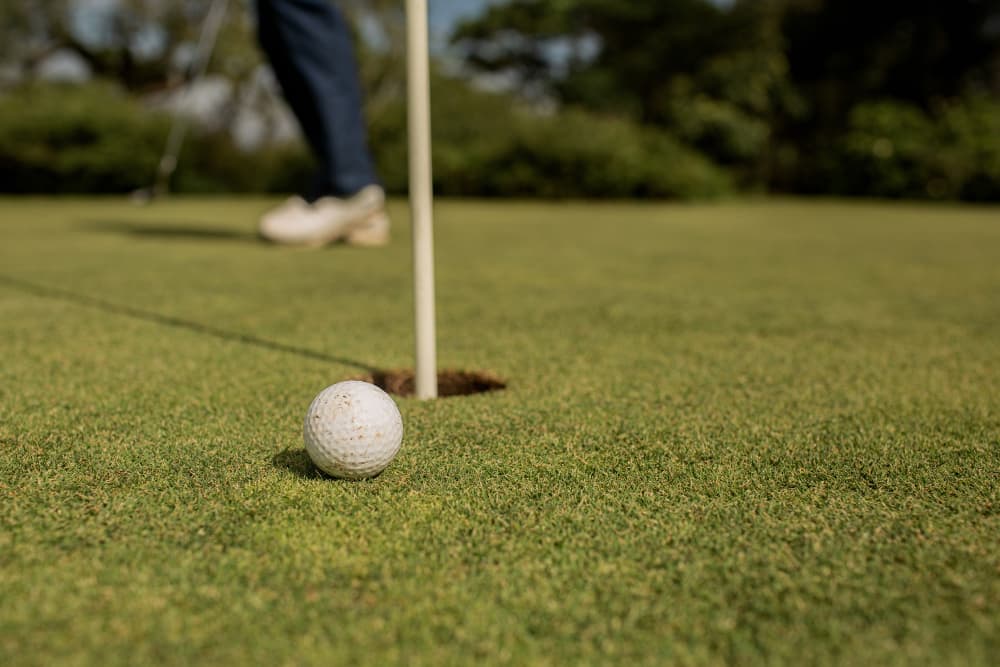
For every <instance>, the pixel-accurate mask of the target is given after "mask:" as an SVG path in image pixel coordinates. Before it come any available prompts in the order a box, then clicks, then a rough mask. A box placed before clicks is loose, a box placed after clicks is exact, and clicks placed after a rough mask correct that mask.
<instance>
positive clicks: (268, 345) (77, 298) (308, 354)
mask: <svg viewBox="0 0 1000 667" xmlns="http://www.w3.org/2000/svg"><path fill="white" fill-rule="evenodd" d="M0 285H4V286H7V287H10V288H12V289H16V290H20V291H22V292H26V293H28V294H32V295H34V296H39V297H44V298H46V299H57V300H59V301H65V302H67V303H72V304H75V305H78V306H86V307H88V308H93V309H95V310H101V311H104V312H106V313H111V314H113V315H121V316H124V317H131V318H133V319H137V320H143V321H146V322H152V323H154V324H159V325H161V326H167V327H173V328H176V329H185V330H187V331H193V332H195V333H198V334H201V335H204V336H211V337H213V338H218V339H220V340H224V341H228V342H233V343H242V344H243V345H252V346H254V347H259V348H262V349H265V350H272V351H274V352H283V353H285V354H294V355H296V356H299V357H303V358H306V359H313V360H315V361H324V362H327V363H332V364H340V365H343V366H352V367H354V368H357V369H360V370H363V371H365V372H368V373H379V372H381V369H379V368H377V367H375V366H370V365H368V364H365V363H361V362H359V361H355V360H353V359H345V358H343V357H335V356H332V355H329V354H324V353H323V352H317V351H315V350H310V349H308V348H304V347H297V346H294V345H286V344H285V343H279V342H276V341H271V340H267V339H264V338H258V337H257V336H251V335H250V334H245V333H240V332H238V331H227V330H225V329H219V328H217V327H213V326H209V325H207V324H201V323H199V322H192V321H190V320H185V319H182V318H179V317H174V316H172V315H163V314H160V313H155V312H152V311H148V310H142V309H140V308H135V307H132V306H124V305H121V304H117V303H112V302H110V301H105V300H104V299H98V298H96V297H92V296H88V295H86V294H78V293H76V292H72V291H70V290H64V289H61V288H57V287H48V286H45V285H38V284H36V283H32V282H29V281H27V280H22V279H20V278H13V277H10V276H6V275H3V274H0Z"/></svg>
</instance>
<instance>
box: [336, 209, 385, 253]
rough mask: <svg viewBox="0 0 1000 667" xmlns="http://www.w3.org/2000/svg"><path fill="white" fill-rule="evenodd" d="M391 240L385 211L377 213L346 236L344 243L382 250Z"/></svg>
mask: <svg viewBox="0 0 1000 667" xmlns="http://www.w3.org/2000/svg"><path fill="white" fill-rule="evenodd" d="M391 238H392V235H391V234H390V233H389V219H388V217H386V215H385V212H384V211H377V212H375V213H372V214H371V215H370V216H368V217H367V218H365V219H364V220H363V221H362V222H361V223H360V224H358V226H357V227H355V228H354V229H351V230H350V231H348V232H347V233H346V234H344V237H343V241H344V243H346V244H348V245H352V246H357V247H359V248H380V247H382V246H385V245H388V244H389V241H390V240H391Z"/></svg>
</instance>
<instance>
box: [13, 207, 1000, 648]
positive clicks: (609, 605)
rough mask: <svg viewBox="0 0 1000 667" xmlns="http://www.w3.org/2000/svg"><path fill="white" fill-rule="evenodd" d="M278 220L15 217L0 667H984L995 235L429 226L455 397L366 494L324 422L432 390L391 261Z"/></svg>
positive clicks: (952, 224) (233, 212) (613, 210)
mask: <svg viewBox="0 0 1000 667" xmlns="http://www.w3.org/2000/svg"><path fill="white" fill-rule="evenodd" d="M266 205H267V202H263V201H251V200H239V201H230V200H182V201H171V202H166V203H162V204H156V205H154V206H153V207H150V208H147V209H137V208H133V207H131V206H129V205H128V204H126V203H122V202H120V201H115V200H54V201H53V200H5V201H3V202H0V210H2V215H0V600H2V604H0V664H5V665H19V666H21V665H36V664H37V665H52V664H58V663H68V664H94V665H97V664H100V665H115V664H121V665H137V664H145V663H163V664H191V663H201V664H244V665H249V664H268V665H269V664H275V665H277V664H315V665H326V664H387V663H397V662H399V663H402V662H405V663H408V664H413V665H447V664H472V663H478V662H485V663H489V664H499V663H509V664H518V665H520V664H567V665H577V664H608V663H612V662H618V663H620V664H669V663H675V664H690V665H712V664H721V663H736V664H764V663H766V664H776V665H778V664H788V665H803V664H852V665H854V664H862V663H877V664H929V665H967V664H982V665H986V664H990V663H993V664H995V662H994V661H995V660H996V655H997V654H998V652H1000V549H998V544H1000V491H998V486H1000V485H998V476H1000V215H998V210H997V209H995V208H994V209H987V208H981V209H976V208H951V207H929V206H915V205H877V204H863V203H857V204H849V203H848V204H841V203H833V202H796V201H779V202H760V203H737V204H720V205H707V206H665V205H663V206H661V205H597V204H554V205H545V204H517V203H514V204H505V203H475V202H443V203H441V204H440V205H439V207H438V227H437V252H438V258H437V268H438V281H439V285H438V287H439V294H438V300H439V321H438V324H439V334H440V336H439V346H440V357H441V363H442V366H445V367H452V368H462V369H483V370H490V371H493V372H495V373H498V374H500V375H501V376H503V377H504V378H506V379H508V380H509V382H510V388H509V389H508V390H507V391H505V392H501V393H495V394H487V395H480V396H472V397H464V398H453V399H447V400H441V401H438V402H433V403H419V402H416V401H412V400H401V401H399V404H400V409H401V411H402V413H403V418H404V422H405V425H406V429H407V430H406V436H405V439H404V445H403V450H402V452H401V454H400V456H399V457H398V458H397V460H396V461H395V462H394V463H393V465H392V466H390V468H389V469H388V470H387V471H386V472H385V474H383V475H382V476H381V477H379V478H378V479H376V480H372V481H368V482H362V483H345V482H338V481H334V480H329V479H325V478H321V477H320V476H318V475H317V474H316V473H315V472H313V470H312V468H311V466H310V465H309V463H308V460H307V459H306V457H305V453H304V450H303V448H302V442H301V433H300V428H301V419H302V415H303V414H304V412H305V409H306V407H307V406H308V404H309V401H310V400H311V399H312V397H313V396H314V395H315V394H316V393H317V392H318V391H319V390H321V389H322V388H323V387H325V386H326V385H328V384H331V383H333V382H335V381H338V380H342V379H345V378H348V377H352V376H354V375H358V374H360V373H362V372H363V371H364V369H365V368H366V367H371V366H374V367H382V368H394V367H403V366H409V365H411V349H412V344H413V342H412V334H411V329H412V326H411V294H410V289H411V288H410V276H409V273H410V260H409V245H408V243H407V242H406V240H407V238H408V229H407V228H406V226H405V222H406V215H405V209H404V208H403V206H402V204H399V205H397V206H396V207H395V208H394V210H393V213H394V217H395V220H396V222H397V239H398V240H397V241H396V242H395V243H394V244H393V245H392V246H390V247H389V248H388V249H385V250H380V251H371V250H360V249H351V248H332V249H327V250H323V251H319V252H314V251H300V250H288V249H278V248H272V247H266V246H263V245H259V244H257V243H255V242H254V241H253V239H252V237H251V236H249V232H250V230H251V229H252V220H253V218H254V216H255V215H256V214H257V213H259V212H260V211H261V210H262V208H263V207H264V206H266Z"/></svg>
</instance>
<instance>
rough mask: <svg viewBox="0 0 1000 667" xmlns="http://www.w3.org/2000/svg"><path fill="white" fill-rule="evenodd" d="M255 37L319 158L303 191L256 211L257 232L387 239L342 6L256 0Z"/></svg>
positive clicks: (301, 238) (284, 239) (318, 241)
mask: <svg viewBox="0 0 1000 667" xmlns="http://www.w3.org/2000/svg"><path fill="white" fill-rule="evenodd" d="M256 4H257V24H258V37H259V40H260V44H261V47H262V48H263V50H264V53H265V54H267V57H268V59H269V60H270V62H271V66H272V68H273V69H274V73H275V76H276V77H277V79H278V83H279V84H280V85H281V89H282V92H283V93H284V96H285V99H286V100H287V102H288V104H289V106H290V107H291V109H292V111H293V113H294V114H295V116H296V118H297V119H298V121H299V125H300V126H301V128H302V133H303V135H304V136H305V138H306V141H307V142H308V144H309V147H310V148H311V149H312V152H313V154H314V155H315V156H316V159H317V161H318V162H319V171H318V173H317V175H316V180H315V182H314V183H313V185H312V188H311V190H310V191H309V192H308V193H306V195H305V197H300V196H295V197H292V198H291V199H289V200H288V201H286V202H285V203H284V204H282V205H280V206H278V207H277V208H275V209H273V210H271V211H268V212H267V213H265V214H264V215H263V217H262V218H261V220H260V223H259V226H258V232H259V234H260V236H261V237H262V238H264V239H266V240H268V241H271V242H274V243H281V244H288V245H303V246H321V245H326V244H328V243H333V242H336V241H344V242H347V243H351V244H353V245H367V246H378V245H384V244H386V243H388V241H389V218H388V216H387V215H386V212H385V192H384V191H383V189H382V186H381V185H380V183H379V179H378V176H377V175H376V173H375V165H374V161H373V160H372V157H371V153H370V151H369V149H368V138H367V131H366V128H365V121H364V114H363V99H362V92H361V82H360V76H359V74H358V65H357V62H356V60H355V57H354V44H353V39H352V37H351V33H350V29H349V27H348V24H347V21H346V20H345V18H344V15H343V13H342V12H341V11H340V10H339V9H338V8H337V7H335V6H334V5H333V4H331V3H330V1H329V0H256Z"/></svg>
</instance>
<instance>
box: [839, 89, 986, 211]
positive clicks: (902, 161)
mask: <svg viewBox="0 0 1000 667" xmlns="http://www.w3.org/2000/svg"><path fill="white" fill-rule="evenodd" d="M837 157H838V158H839V159H838V160H837V161H836V162H834V163H832V169H833V170H834V173H833V174H831V179H832V181H833V182H834V183H836V190H837V191H838V192H840V193H843V194H852V195H866V196H876V197H894V198H902V197H906V198H915V199H967V200H980V201H985V200H994V201H995V200H997V199H1000V104H998V103H997V102H994V101H992V100H990V99H988V98H983V97H970V98H964V99H959V100H956V101H953V102H950V103H947V104H943V105H940V106H939V107H938V108H937V109H936V110H934V111H933V112H931V113H928V112H925V111H923V110H921V109H919V108H917V107H915V106H913V105H908V104H902V103H899V102H893V101H882V102H874V103H869V104H862V105H859V106H857V107H855V108H854V109H853V110H852V112H851V115H850V122H849V126H848V130H847V132H846V134H845V136H844V137H843V139H842V142H841V145H840V150H839V154H838V156H837Z"/></svg>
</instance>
